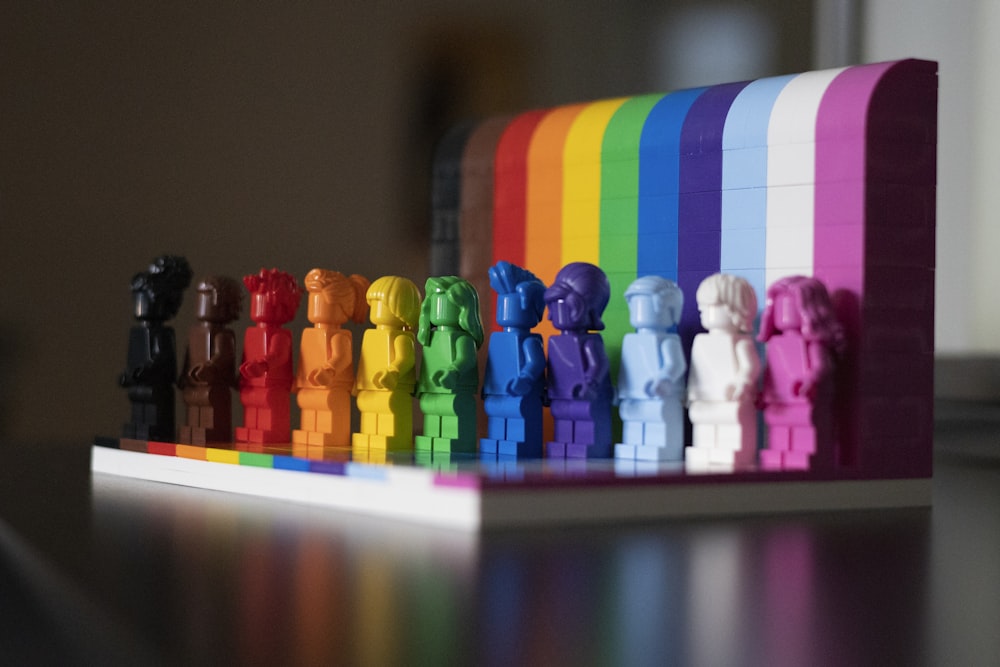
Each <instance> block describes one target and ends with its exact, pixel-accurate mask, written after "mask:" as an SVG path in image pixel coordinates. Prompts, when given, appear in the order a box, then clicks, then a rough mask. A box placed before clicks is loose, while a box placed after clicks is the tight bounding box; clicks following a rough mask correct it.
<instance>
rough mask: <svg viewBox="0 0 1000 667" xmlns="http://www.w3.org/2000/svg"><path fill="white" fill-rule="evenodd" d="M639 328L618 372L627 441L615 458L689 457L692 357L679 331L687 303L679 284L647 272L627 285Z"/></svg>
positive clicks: (628, 338)
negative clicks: (686, 405)
mask: <svg viewBox="0 0 1000 667" xmlns="http://www.w3.org/2000/svg"><path fill="white" fill-rule="evenodd" d="M625 299H626V300H627V301H628V309H629V321H630V322H631V323H632V326H634V327H635V328H636V331H635V333H629V334H626V335H625V337H624V338H623V339H622V352H621V354H622V356H621V367H620V370H619V373H618V398H619V406H618V410H619V414H620V415H621V418H622V442H621V443H619V444H617V445H615V458H617V459H634V460H639V461H682V460H683V459H684V411H683V407H682V405H681V402H682V399H683V396H684V373H685V371H687V362H686V361H685V359H684V350H683V349H682V348H681V339H680V337H679V336H678V335H677V334H676V333H674V328H675V327H676V325H677V323H678V321H679V320H680V317H681V309H682V307H683V305H684V293H683V292H681V290H680V288H679V287H678V286H677V284H676V283H675V282H674V281H672V280H668V279H666V278H661V277H660V276H643V277H641V278H639V279H637V280H635V281H634V282H633V283H632V284H631V285H629V287H628V289H627V290H625Z"/></svg>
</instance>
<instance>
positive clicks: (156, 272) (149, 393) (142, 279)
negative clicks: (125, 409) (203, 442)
mask: <svg viewBox="0 0 1000 667" xmlns="http://www.w3.org/2000/svg"><path fill="white" fill-rule="evenodd" d="M191 275H192V272H191V267H190V266H189V265H188V263H187V260H186V259H184V258H183V257H179V256H176V255H161V256H160V257H157V258H156V259H154V260H153V262H152V264H150V265H149V268H148V269H147V270H146V271H142V272H140V273H137V274H136V275H135V276H134V277H133V278H132V305H133V314H134V316H135V319H136V321H137V324H135V325H134V326H133V327H132V328H131V329H130V330H129V339H128V356H127V359H126V366H125V372H124V373H122V374H121V377H120V378H119V383H120V384H121V386H123V387H126V388H127V389H128V399H129V401H130V402H131V403H132V420H131V421H130V422H129V423H127V424H125V425H124V427H123V428H122V436H123V437H126V438H135V439H139V440H158V441H164V442H171V441H173V439H174V403H175V399H174V380H175V379H176V377H177V351H176V345H175V343H174V330H173V328H172V327H168V326H165V324H166V322H167V321H168V320H171V319H173V318H174V317H175V316H176V315H177V311H178V310H179V309H180V307H181V300H182V299H183V297H184V290H185V289H187V286H188V285H190V284H191Z"/></svg>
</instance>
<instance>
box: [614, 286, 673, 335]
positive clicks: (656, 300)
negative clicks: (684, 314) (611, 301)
mask: <svg viewBox="0 0 1000 667" xmlns="http://www.w3.org/2000/svg"><path fill="white" fill-rule="evenodd" d="M625 300H626V301H627V302H628V311H629V321H630V322H631V323H632V326H634V327H635V328H636V329H643V328H655V329H669V328H670V327H672V326H674V325H676V324H677V323H678V322H680V319H681V310H682V309H683V308H684V293H683V292H682V291H681V288H680V287H678V286H677V283H675V282H674V281H673V280H668V279H667V278H662V277H660V276H642V277H641V278H637V279H635V280H634V281H632V284H631V285H629V286H628V289H626V290H625Z"/></svg>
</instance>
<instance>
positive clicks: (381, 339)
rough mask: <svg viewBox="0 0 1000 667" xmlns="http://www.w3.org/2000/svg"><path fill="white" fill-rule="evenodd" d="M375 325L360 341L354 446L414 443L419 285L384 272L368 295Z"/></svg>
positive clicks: (398, 447) (389, 446)
mask: <svg viewBox="0 0 1000 667" xmlns="http://www.w3.org/2000/svg"><path fill="white" fill-rule="evenodd" d="M366 297H367V299H368V305H369V306H371V315H370V318H371V321H372V324H374V325H375V328H374V329H369V330H368V331H366V332H365V336H364V339H363V340H362V343H361V360H360V362H359V363H358V376H357V382H356V383H355V385H354V390H355V393H356V394H357V397H358V410H359V411H360V412H361V432H360V433H355V434H354V435H353V436H352V438H351V444H352V445H353V447H354V448H356V449H360V450H361V451H365V450H368V449H369V448H370V449H383V450H405V449H412V448H413V389H414V385H415V384H416V370H415V364H416V356H417V352H416V337H415V335H414V333H413V330H414V329H415V328H416V326H417V324H418V322H419V319H420V290H419V289H418V288H417V286H416V285H415V284H414V283H413V282H412V281H411V280H408V279H406V278H400V277H399V276H383V277H382V278H379V279H378V280H376V281H375V282H373V283H372V284H371V286H370V287H369V288H368V293H367V295H366Z"/></svg>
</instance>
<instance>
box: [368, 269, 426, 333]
mask: <svg viewBox="0 0 1000 667" xmlns="http://www.w3.org/2000/svg"><path fill="white" fill-rule="evenodd" d="M365 298H366V300H367V301H368V305H369V306H370V305H371V303H372V301H381V302H382V303H384V304H385V305H386V307H387V308H388V309H389V312H390V313H392V314H393V316H395V317H397V318H398V319H399V320H400V321H401V322H402V323H403V326H404V327H405V328H407V329H415V328H416V326H417V324H418V323H419V321H420V290H419V289H418V288H417V286H416V285H414V284H413V281H411V280H408V279H407V278H401V277H399V276H382V277H381V278H378V279H376V280H375V282H373V283H372V284H371V285H370V286H369V287H368V291H367V292H366V293H365Z"/></svg>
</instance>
